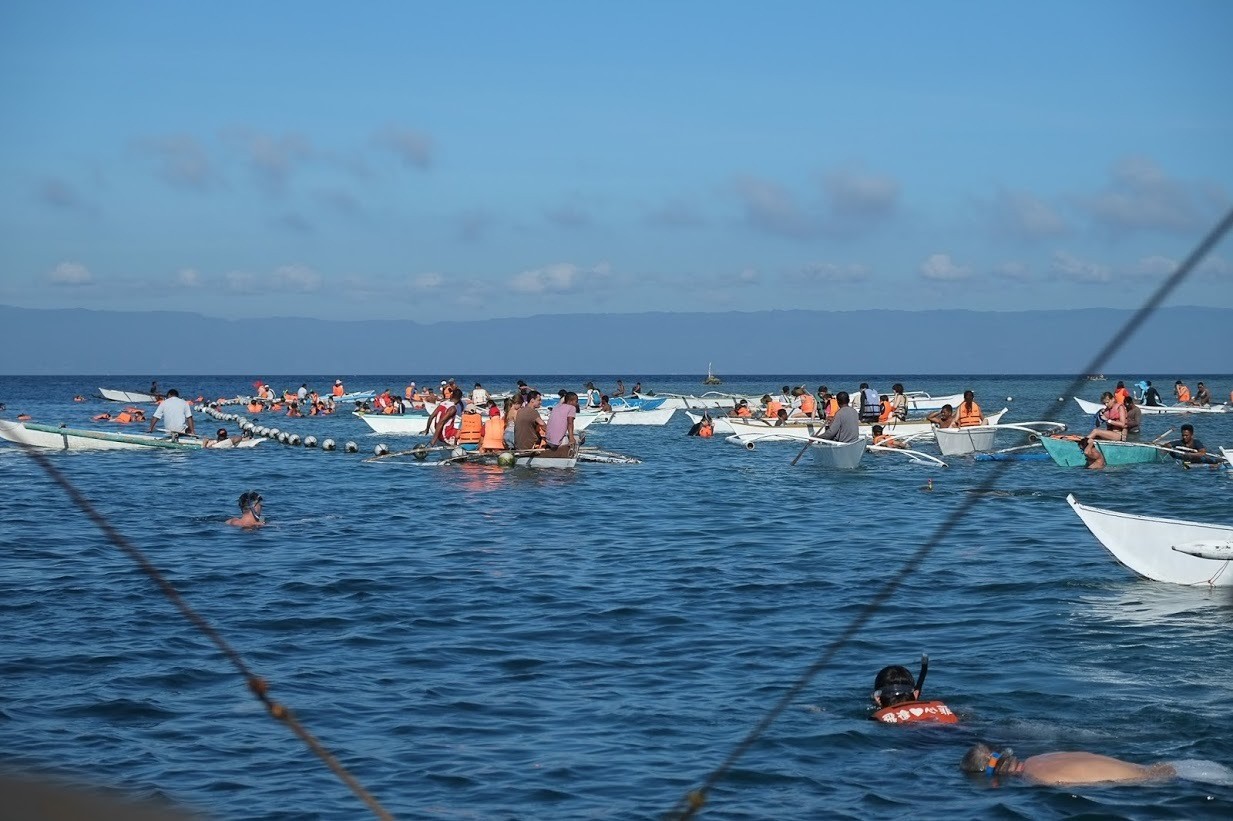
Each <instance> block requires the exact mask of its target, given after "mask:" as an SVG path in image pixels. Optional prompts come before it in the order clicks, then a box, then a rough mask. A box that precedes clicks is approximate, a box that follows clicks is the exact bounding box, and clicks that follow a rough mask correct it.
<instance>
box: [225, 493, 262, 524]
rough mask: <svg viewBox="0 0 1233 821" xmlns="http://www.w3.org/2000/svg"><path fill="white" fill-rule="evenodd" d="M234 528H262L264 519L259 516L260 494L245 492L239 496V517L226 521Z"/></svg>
mask: <svg viewBox="0 0 1233 821" xmlns="http://www.w3.org/2000/svg"><path fill="white" fill-rule="evenodd" d="M227 524H229V525H232V526H234V527H264V526H265V519H264V518H262V516H261V494H260V493H258V492H257V491H255V490H246V491H244V492H243V493H241V494H240V515H239V516H235V517H233V518H230V519H228V520H227Z"/></svg>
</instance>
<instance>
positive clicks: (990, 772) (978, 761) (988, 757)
mask: <svg viewBox="0 0 1233 821" xmlns="http://www.w3.org/2000/svg"><path fill="white" fill-rule="evenodd" d="M1014 763H1015V756H1014V751H1013V750H1011V749H1010V747H1006V748H1003V749H1001V750H997V751H994V750H993V749H992V748H991V747H989V745H987V744H981V743H980V742H977V743H976V744H973V745H972V747H971V749H969V750H968V751H967V753H965V754H964V756H963V761H961V762H959V769H961V770H963V771H964V772H965V773H975V774H981V773H983V774H984V775H987V776H989V777H990V778H993V777H995V776H997V775H1000V774H1002V773H1006V772H1007V771H1009V770H1011V768H1012V767H1013V766H1014Z"/></svg>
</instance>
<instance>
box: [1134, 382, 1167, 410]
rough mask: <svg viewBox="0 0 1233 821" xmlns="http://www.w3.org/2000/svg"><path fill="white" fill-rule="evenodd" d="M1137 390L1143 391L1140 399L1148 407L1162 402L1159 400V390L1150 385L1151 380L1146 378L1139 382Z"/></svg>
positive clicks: (1157, 405) (1156, 405)
mask: <svg viewBox="0 0 1233 821" xmlns="http://www.w3.org/2000/svg"><path fill="white" fill-rule="evenodd" d="M1139 390H1141V391H1143V399H1142V400H1141V401H1142V403H1143V404H1144V405H1147V406H1148V407H1149V408H1158V407H1160V406H1161V405H1163V404H1164V403H1163V402H1161V401H1160V391H1158V390H1156V388H1155V387H1153V386H1152V380H1150V379H1148V380H1146V381H1143V382H1140V383H1139Z"/></svg>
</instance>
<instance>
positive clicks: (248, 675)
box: [21, 443, 393, 821]
mask: <svg viewBox="0 0 1233 821" xmlns="http://www.w3.org/2000/svg"><path fill="white" fill-rule="evenodd" d="M21 447H22V450H24V451H25V453H26V455H27V456H29V457H30V458H31V459H33V460H34V461H35V463H36V464H38V466H39V467H41V468H42V469H43V470H44V471H45V472H46V473H47V475H48V476H50V477H51V478H52V481H54V482H55V483H56V484H58V485H59V486H60V487H62V488H63V489H64V492H65V493H67V494H68V496H69V498H70V499H71V500H72V501H73V504H75V505H77V507H78V508H80V509H81V512H82V513H84V514H86V517H87V518H89V519H90V521H92V522H94V524H96V525H98V528H99V530H101V531H103V535H104V536H106V537H107V539H108V540H109V541H110V542H111V543H112V544H113V545H115V546H116V547H117V548H119V549H120V550H121V551H122V552H123V553H124V554H125V555H127V556H128V557H129V558H130V559H132V560H133V561H134V562H136V563H137V565H138V566H139V567H140V568H141V570H142V572H144V573H145V574H146V575H147V576H149V577H150V579H151V580H152V581H153V582H154V583H155V584H156V585H157V586H158V588H159V590H161V591H162V593H163V595H164V596H166V597H167V598H168V599H169V600H170V601H171V603H172V604H174V605H175V606H176V608H177V609H178V610H179V611H180V613H181V614H182V615H183V616H184V618H186V619H188V621H189V622H190V623H191V624H192V625H193V626H194V627H196V628H197V629H198V630H200V631H201V632H202V633H203V634H204V635H205V637H206V638H208V639H209V640H210V641H211V642H213V643H214V646H215V647H217V648H218V649H219V652H221V653H222V654H223V655H224V656H226V657H227V659H228V660H229V661H230V662H231V663H232V665H234V666H235V668H236V669H237V670H238V671H239V672H240V675H242V676H244V680H245V681H246V682H247V684H248V689H250V690H252V692H253V695H254V696H256V697H257V700H258V701H260V702H261V703H262V704H264V705H265V707H266V709H267V710H268V711H269V713H270V715H271V716H273V717H274V718H276V719H278V720H279V721H281V722H283V723H284V724H286V725H287V726H288V727H289V728H290V729H291V732H293V733H295V734H296V735H297V736H298V737H299V738H300V740H301V741H303V742H304V743H305V744H306V745H307V746H308V748H309V749H310V750H312V751H313V752H314V753H315V754H316V755H317V757H318V758H320V759H321V760H322V761H323V762H324V763H325V765H326V766H327V767H329V768H330V769H331V770H333V772H334V774H335V775H337V776H338V778H339V779H340V780H341V781H342V782H343V783H344V784H346V785H347V787H349V788H350V790H351V792H353V793H355V795H356V796H357V797H358V798H359V799H360V800H361V801H363V802H364V803H365V804H366V805H367V806H368V808H369V809H370V810H372V812H373V814H374V815H376V816H377V817H378V818H381V819H388V821H393V816H392V815H390V814H389V813H388V812H387V811H386V810H385V808H384V807H382V806H381V804H380V803H379V802H378V801H377V799H376V798H375V797H373V795H372V794H371V793H369V792H368V790H367V789H365V788H364V785H363V784H361V783H360V782H359V781H357V780H356V778H355V776H353V775H351V773H350V772H348V771H347V769H346V768H345V767H343V765H342V763H341V762H340V761H339V760H338V759H337V758H335V757H334V755H333V753H331V752H330V751H329V750H327V749H326V748H325V747H324V746H322V744H321V742H320V741H318V740H317V739H316V737H315V736H313V734H312V733H310V732H309V731H308V729H307V728H306V727H305V726H304V725H303V724H301V723H300V721H299V719H297V718H296V717H295V714H294V713H292V712H291V710H289V709H287V708H286V707H284V706H283V705H282V704H279V703H278V702H277V701H275V700H274V699H272V698H270V695H269V687H268V685H267V684H266V682H265V680H264V679H262V678H261V677H259V676H257V675H256V674H255V673H253V672H252V670H251V669H250V668H249V666H248V664H247V663H245V661H244V659H243V657H241V656H240V654H239V653H238V652H237V651H236V649H235V648H234V647H232V646H231V645H230V644H228V643H227V640H226V639H224V638H223V637H222V636H221V635H220V634H219V632H218V631H217V630H215V629H214V627H213V626H212V625H211V624H210V623H209V622H207V621H206V620H205V618H204V617H203V616H202V615H201V614H200V613H198V612H197V611H196V610H194V609H193V608H192V607H191V606H190V605H189V603H188V602H187V601H185V600H184V597H183V596H181V595H180V592H179V591H178V590H176V589H175V586H174V585H172V584H171V582H169V581H168V580H167V577H166V576H164V575H163V574H162V573H161V572H160V571H159V569H158V568H157V567H155V566H154V564H153V563H152V562H151V561H150V560H149V558H147V557H146V555H145V553H143V552H142V551H141V550H140V548H138V547H137V546H136V545H134V544H133V543H132V542H130V541H129V540H128V538H127V537H126V536H125V535H124V534H123V533H121V532H120V531H118V530H116V528H115V526H113V525H112V524H111V522H109V521H107V519H106V517H104V516H103V514H102V513H99V511H98V510H97V509H96V508H95V507H94V505H93V503H91V502H90V500H89V499H87V498H86V497H85V495H84V494H83V493H82V492H81V491H80V490H78V489H77V487H76V486H75V485H73V483H72V482H70V481H69V480H68V477H66V476H65V475H64V474H63V473H61V472H60V469H59V468H57V467H56V466H55V465H53V464H52V463H51V460H50V459H48V458H47V456H46V454H43V453H40V452H39V451H38V449H37V448H35V446H33V445H27V444H25V443H21Z"/></svg>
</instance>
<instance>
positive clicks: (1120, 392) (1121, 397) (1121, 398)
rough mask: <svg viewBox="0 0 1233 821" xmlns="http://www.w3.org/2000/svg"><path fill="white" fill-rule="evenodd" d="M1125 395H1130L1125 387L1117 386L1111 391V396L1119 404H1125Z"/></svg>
mask: <svg viewBox="0 0 1233 821" xmlns="http://www.w3.org/2000/svg"><path fill="white" fill-rule="evenodd" d="M1127 396H1130V391H1128V390H1126V389H1125V388H1118V389H1117V390H1115V391H1114V392H1113V398H1114V399H1116V400H1117V403H1118V404H1119V405H1122V404H1125V402H1126V397H1127Z"/></svg>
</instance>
